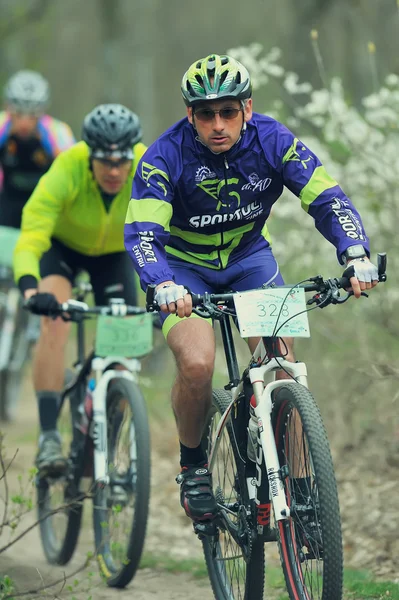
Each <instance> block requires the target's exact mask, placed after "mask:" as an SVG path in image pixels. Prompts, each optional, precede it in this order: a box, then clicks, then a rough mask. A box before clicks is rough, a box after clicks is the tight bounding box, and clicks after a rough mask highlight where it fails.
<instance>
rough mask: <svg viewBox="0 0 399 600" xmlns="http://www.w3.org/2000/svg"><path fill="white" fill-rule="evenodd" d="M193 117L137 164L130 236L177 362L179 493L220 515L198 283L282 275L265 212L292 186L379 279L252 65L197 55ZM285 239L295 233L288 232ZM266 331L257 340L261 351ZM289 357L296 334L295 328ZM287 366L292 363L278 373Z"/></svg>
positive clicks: (244, 284)
mask: <svg viewBox="0 0 399 600" xmlns="http://www.w3.org/2000/svg"><path fill="white" fill-rule="evenodd" d="M181 90H182V95H183V99H184V102H185V104H186V106H187V117H186V118H184V119H182V120H181V121H179V122H178V123H176V124H175V125H174V126H172V127H171V128H170V129H169V130H168V131H166V133H164V134H163V135H161V137H160V138H159V139H158V140H157V141H156V142H155V143H154V144H152V145H151V146H150V148H149V149H148V150H147V152H146V153H145V155H144V156H143V158H142V159H141V161H140V164H139V165H138V168H137V171H136V175H135V177H134V180H133V191H132V199H131V201H130V204H129V210H128V212H127V218H126V224H125V247H126V249H127V251H128V252H129V254H130V256H131V258H132V260H133V263H134V266H135V268H136V270H137V272H138V274H139V276H140V280H141V285H142V287H143V289H146V287H147V286H148V285H149V284H155V285H156V296H155V299H156V300H157V302H158V304H160V305H161V308H162V311H163V313H162V316H163V319H164V324H163V331H164V334H165V336H166V339H167V342H168V345H169V347H170V348H171V349H172V351H173V353H174V355H175V358H176V364H177V377H176V381H175V384H174V387H173V390H172V404H173V410H174V413H175V417H176V422H177V428H178V433H179V438H180V465H181V473H180V475H179V477H178V481H179V483H180V484H181V504H182V506H183V507H184V509H185V511H186V513H187V515H188V516H189V517H191V518H192V519H193V520H207V519H212V518H213V517H214V516H215V514H216V502H215V499H214V496H213V493H212V486H211V475H210V473H209V471H208V470H207V468H206V467H207V463H206V461H207V457H206V456H205V454H204V452H203V449H202V447H201V436H202V433H203V427H204V423H205V419H206V416H207V413H208V411H209V408H210V405H211V382H212V374H213V368H214V358H215V339H214V333H213V330H212V328H211V327H210V326H209V323H208V322H207V321H205V320H203V319H201V318H193V317H196V315H193V314H192V313H191V308H192V306H191V296H190V294H189V293H187V289H186V287H185V286H187V288H188V289H189V290H191V291H192V292H193V293H199V294H202V293H204V292H205V291H207V292H211V293H212V292H221V291H225V290H226V289H229V290H234V291H243V290H248V289H253V288H258V287H261V286H262V285H273V284H274V285H280V284H282V283H283V279H282V277H281V274H280V272H279V268H278V265H277V263H276V260H275V258H274V256H273V253H272V248H271V241H270V236H269V233H268V229H267V218H268V216H269V214H270V211H271V208H272V206H273V204H274V203H275V202H276V201H277V199H278V198H279V197H280V195H281V193H282V192H283V188H284V186H286V187H287V188H288V189H289V190H291V191H292V192H293V193H294V194H295V195H296V196H298V197H299V199H300V201H301V205H302V208H303V209H304V210H305V211H306V212H308V213H309V215H310V216H312V217H313V218H314V220H315V225H316V227H317V229H318V230H319V231H320V233H321V234H322V235H323V236H324V237H325V238H326V239H327V240H328V241H330V242H331V244H332V245H333V246H334V247H335V249H336V253H337V258H338V262H339V263H340V264H345V263H347V262H348V261H350V260H351V261H353V262H352V264H353V266H354V275H355V276H354V277H352V278H351V285H352V288H353V291H354V294H355V296H356V297H359V296H360V293H361V290H363V289H369V288H371V287H373V286H375V285H376V284H377V280H378V276H377V269H376V267H375V266H374V265H373V264H372V263H371V262H370V261H369V258H368V256H369V241H368V238H367V236H366V233H365V231H364V228H363V225H362V221H361V218H360V216H359V214H358V212H357V211H356V209H355V207H354V206H353V204H352V203H351V201H350V200H349V198H347V196H346V195H345V194H344V192H343V191H342V189H341V188H340V186H339V185H338V183H337V182H336V181H335V180H334V179H333V178H332V177H331V176H330V175H329V174H328V173H327V171H326V170H325V168H324V166H323V165H322V164H321V162H320V160H319V159H318V158H317V156H316V155H315V154H314V153H313V152H312V151H311V150H310V149H309V148H308V147H307V146H306V145H305V144H304V143H303V142H302V141H301V140H300V139H298V138H297V137H296V136H295V135H294V134H293V133H291V131H289V130H288V129H287V128H286V127H285V126H284V125H282V124H281V123H279V122H277V121H276V120H274V119H272V118H270V117H268V116H265V115H261V114H257V113H254V112H253V111H252V99H251V81H250V76H249V73H248V71H247V69H246V68H245V67H244V66H243V65H242V64H240V63H239V62H238V61H236V60H235V59H233V58H231V57H229V56H218V55H210V56H208V57H206V58H203V59H200V60H198V61H196V62H195V63H194V64H193V65H192V66H191V67H190V68H189V69H188V71H187V72H186V74H185V75H184V77H183V81H182V86H181ZM287 243H289V241H288V240H287ZM257 342H258V340H250V341H249V344H250V347H251V350H253V349H254V346H255V345H256V343H257ZM285 343H286V345H287V347H288V350H289V352H288V356H287V358H288V359H289V360H294V359H293V353H292V340H290V339H288V340H287V339H286V340H285ZM279 376H280V377H283V376H284V373H281V374H280V375H279Z"/></svg>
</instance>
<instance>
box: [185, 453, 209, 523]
mask: <svg viewBox="0 0 399 600" xmlns="http://www.w3.org/2000/svg"><path fill="white" fill-rule="evenodd" d="M176 481H177V483H179V484H180V504H181V505H182V507H183V508H184V510H185V511H186V515H187V516H188V517H190V519H192V520H193V521H194V522H197V521H201V522H202V521H211V520H212V519H214V518H215V517H216V515H217V512H218V506H217V503H216V500H215V496H214V495H213V491H212V475H211V473H210V472H209V471H208V469H207V465H194V466H191V465H190V466H189V467H182V470H181V472H180V473H179V475H178V476H177V477H176Z"/></svg>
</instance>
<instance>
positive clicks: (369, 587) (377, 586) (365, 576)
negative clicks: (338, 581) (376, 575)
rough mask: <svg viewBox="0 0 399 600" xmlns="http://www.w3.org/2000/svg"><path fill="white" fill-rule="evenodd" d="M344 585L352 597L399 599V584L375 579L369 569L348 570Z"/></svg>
mask: <svg viewBox="0 0 399 600" xmlns="http://www.w3.org/2000/svg"><path fill="white" fill-rule="evenodd" d="M344 585H345V589H346V590H347V592H349V594H348V597H350V598H354V599H355V598H373V599H380V598H390V599H391V600H399V585H398V584H396V583H390V582H387V581H375V580H374V579H373V577H372V575H371V573H368V572H367V571H352V570H346V571H345V576H344Z"/></svg>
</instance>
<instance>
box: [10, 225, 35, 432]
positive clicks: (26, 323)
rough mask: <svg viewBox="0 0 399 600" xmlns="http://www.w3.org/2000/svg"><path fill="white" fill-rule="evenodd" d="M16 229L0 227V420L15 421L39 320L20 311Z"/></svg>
mask: <svg viewBox="0 0 399 600" xmlns="http://www.w3.org/2000/svg"><path fill="white" fill-rule="evenodd" d="M18 236H19V229H14V228H12V227H2V226H0V420H1V421H11V420H13V419H14V417H15V413H16V408H17V401H18V396H19V393H20V389H21V385H22V381H23V377H22V370H23V368H24V365H25V364H26V362H27V360H28V358H29V355H30V351H31V349H32V346H33V344H34V343H35V341H36V340H37V338H38V336H39V320H38V318H37V317H35V315H29V314H27V313H26V312H25V311H24V310H22V304H23V300H22V296H21V294H20V292H19V290H18V288H17V287H16V285H15V283H14V278H13V272H12V254H13V251H14V247H15V244H16V242H17V239H18Z"/></svg>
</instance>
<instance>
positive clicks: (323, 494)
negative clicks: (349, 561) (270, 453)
mask: <svg viewBox="0 0 399 600" xmlns="http://www.w3.org/2000/svg"><path fill="white" fill-rule="evenodd" d="M273 403H274V406H273V413H272V420H273V429H274V432H275V440H276V446H277V451H278V456H279V462H280V467H281V472H282V474H283V482H284V487H285V494H286V498H287V504H288V505H289V506H290V510H291V517H290V518H289V519H286V520H283V521H279V522H278V526H279V539H278V545H279V550H280V557H281V563H282V567H283V571H284V576H285V581H286V585H287V589H288V592H289V595H290V598H292V599H295V600H298V599H299V598H301V599H302V598H303V599H305V600H311V599H312V600H313V599H315V598H318V599H322V600H341V598H342V585H343V583H342V579H343V557H342V534H341V521H340V514H339V503H338V493H337V486H336V481H335V475H334V468H333V463H332V458H331V453H330V448H329V444H328V439H327V434H326V431H325V428H324V425H323V422H322V419H321V415H320V412H319V409H318V407H317V404H316V402H315V400H314V398H313V396H312V395H311V393H310V392H309V390H308V389H307V388H305V387H303V386H301V385H300V384H292V383H287V385H284V387H280V388H277V389H276V390H275V391H274V393H273Z"/></svg>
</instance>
